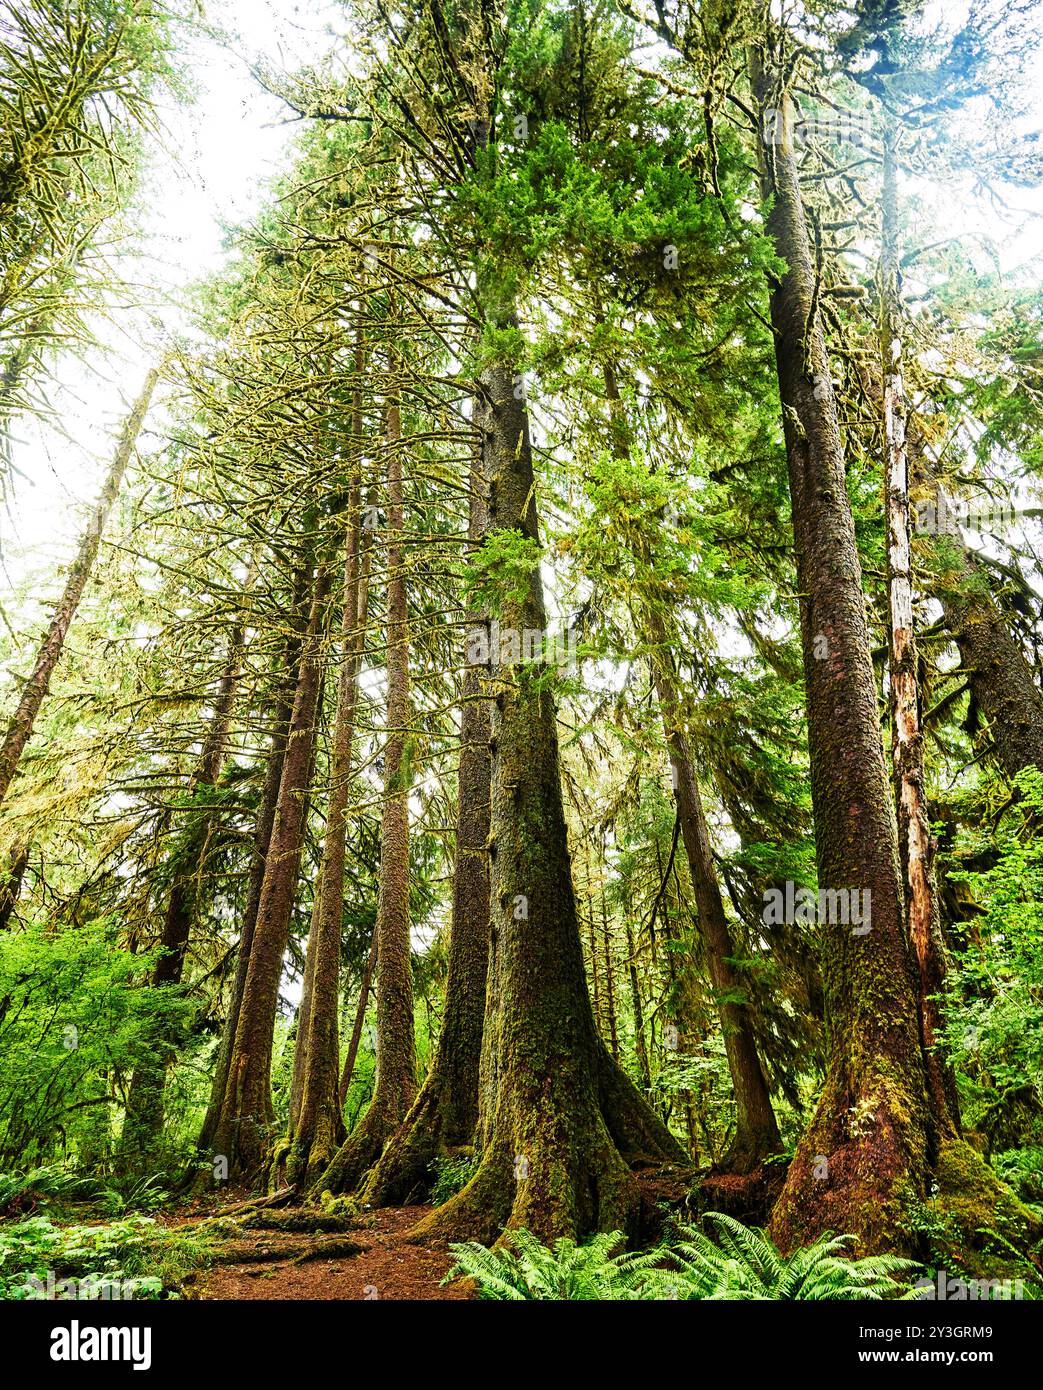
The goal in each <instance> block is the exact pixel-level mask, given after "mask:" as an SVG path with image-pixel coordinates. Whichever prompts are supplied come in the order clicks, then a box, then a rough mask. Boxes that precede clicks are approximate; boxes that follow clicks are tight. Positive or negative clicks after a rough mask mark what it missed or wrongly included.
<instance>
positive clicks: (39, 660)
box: [0, 368, 159, 806]
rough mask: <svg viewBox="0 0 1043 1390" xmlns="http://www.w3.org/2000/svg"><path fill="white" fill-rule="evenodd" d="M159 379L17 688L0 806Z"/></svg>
mask: <svg viewBox="0 0 1043 1390" xmlns="http://www.w3.org/2000/svg"><path fill="white" fill-rule="evenodd" d="M158 380H159V370H158V368H153V369H152V371H150V372H149V374H148V376H147V377H146V378H145V384H144V386H143V387H142V388H141V392H140V394H139V396H138V398H137V400H136V401H135V402H134V406H133V408H132V410H131V412H130V414H129V415H128V416H127V419H126V420H125V422H124V425H123V429H122V430H121V432H120V437H119V442H118V443H117V445H116V452H115V454H114V455H113V458H112V463H111V465H110V467H109V471H108V475H107V476H106V478H105V483H104V485H103V487H102V490H101V495H100V497H99V498H98V501H97V503H96V505H95V508H94V511H93V513H92V514H91V519H90V521H89V522H88V524H87V529H86V531H85V532H84V534H83V539H82V540H81V541H80V547H79V550H78V551H77V553H76V559H75V560H74V561H73V563H72V568H71V569H70V570H69V574H68V578H67V579H66V581H65V589H64V591H63V593H62V596H61V598H60V600H59V601H58V606H57V608H56V609H55V610H54V614H53V616H52V618H51V621H50V623H49V625H48V628H47V632H46V634H45V635H44V639H43V641H42V642H41V644H40V649H39V651H38V652H37V654H36V662H35V664H34V666H33V670H32V674H31V675H30V676H29V679H28V680H27V681H26V683H25V685H24V687H23V688H22V696H21V699H20V700H19V701H18V708H17V709H16V710H15V712H14V714H13V715H12V717H11V722H10V724H9V725H8V728H7V733H6V735H5V736H4V741H3V745H2V746H0V806H2V805H3V802H4V798H5V797H6V796H7V793H8V790H9V788H10V786H11V782H12V780H13V778H14V775H15V773H16V772H17V771H18V763H19V760H20V758H21V756H22V752H23V750H24V748H25V745H26V744H27V743H28V742H29V738H30V736H31V735H32V732H33V725H34V724H35V723H36V716H37V715H38V714H39V713H40V706H41V705H42V704H43V702H44V698H45V697H46V695H47V690H48V687H49V685H50V683H51V676H52V675H53V674H54V668H55V667H56V666H57V664H58V660H59V658H60V657H61V654H62V647H63V646H64V644H65V636H66V633H67V632H68V631H69V624H70V623H71V622H72V620H73V615H74V614H75V612H76V609H77V607H78V606H79V602H80V599H81V598H82V596H83V591H84V589H85V588H86V587H87V581H88V579H89V578H90V576H91V571H92V570H93V568H94V561H95V560H96V559H97V557H98V550H99V548H100V546H101V536H102V531H103V530H104V527H105V523H106V521H107V520H108V516H109V513H110V511H111V510H112V504H113V503H114V502H115V500H116V495H117V493H118V492H119V488H120V483H121V482H122V481H123V475H124V474H125V473H126V471H127V466H128V464H129V463H130V460H131V456H132V455H133V453H134V446H135V444H136V443H137V440H138V435H139V434H140V433H141V428H142V425H143V424H144V422H145V415H146V413H147V411H148V408H149V402H150V401H151V400H152V393H153V391H154V390H155V387H156V382H157V381H158Z"/></svg>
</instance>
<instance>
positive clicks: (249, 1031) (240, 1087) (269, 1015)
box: [213, 568, 328, 1181]
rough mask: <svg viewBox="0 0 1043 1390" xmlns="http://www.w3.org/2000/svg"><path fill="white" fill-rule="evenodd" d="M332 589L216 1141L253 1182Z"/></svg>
mask: <svg viewBox="0 0 1043 1390" xmlns="http://www.w3.org/2000/svg"><path fill="white" fill-rule="evenodd" d="M327 587H328V576H327V572H326V571H325V569H323V568H320V571H319V573H318V575H317V577H316V580H315V590H314V597H313V600H312V605H311V615H310V618H309V621H308V630H307V633H306V635H305V640H304V644H303V651H302V654H301V663H300V670H299V674H298V679H297V689H296V695H295V699H294V706H293V714H292V716H291V718H290V724H289V733H288V737H287V742H286V752H285V756H284V758H283V766H282V776H281V779H280V783H279V797H278V802H277V806H276V813H275V820H274V824H273V827H272V834H271V841H270V843H269V846H268V852H267V855H266V859H265V870H264V880H263V883H262V886H261V893H260V900H259V903H258V908H257V919H256V923H255V925H254V929H253V937H252V940H251V942H250V949H249V957H248V963H247V969H246V980H245V984H244V988H243V997H242V1004H241V1007H240V1009H239V1016H238V1020H237V1023H236V1030H235V1038H234V1042H233V1044H232V1047H231V1051H230V1054H229V1061H228V1074H227V1079H226V1084H225V1092H224V1096H223V1098H222V1102H221V1111H220V1117H219V1119H218V1123H217V1126H216V1130H215V1133H214V1137H213V1147H214V1149H215V1150H216V1152H217V1154H218V1155H223V1156H224V1157H225V1158H226V1160H227V1164H228V1177H229V1178H238V1179H241V1180H247V1181H249V1180H252V1179H254V1178H256V1177H257V1176H258V1175H259V1173H260V1172H261V1169H262V1167H263V1165H264V1162H265V1158H266V1155H267V1149H268V1145H269V1141H270V1138H271V1122H272V1099H271V1061H272V1040H273V1035H274V1029H275V1015H276V1009H277V1007H278V999H279V982H280V980H281V978H282V968H283V956H284V955H285V952H286V947H287V943H288V941H289V931H290V921H291V917H292V914H293V904H294V899H295V896H296V891H297V880H298V877H299V873H300V862H301V852H302V849H303V843H304V818H305V800H306V793H307V789H308V777H309V773H310V769H311V764H312V752H313V748H314V742H315V726H316V719H317V715H318V701H319V690H320V685H321V679H322V661H321V657H320V647H321V643H322V632H323V626H324V616H325V609H326V591H327ZM240 949H242V948H240Z"/></svg>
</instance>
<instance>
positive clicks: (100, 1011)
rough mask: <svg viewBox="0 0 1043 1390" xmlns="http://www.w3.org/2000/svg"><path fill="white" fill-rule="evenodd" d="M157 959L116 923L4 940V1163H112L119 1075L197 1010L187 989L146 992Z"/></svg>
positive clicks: (0, 956) (0, 1091)
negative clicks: (122, 935) (127, 943)
mask: <svg viewBox="0 0 1043 1390" xmlns="http://www.w3.org/2000/svg"><path fill="white" fill-rule="evenodd" d="M151 959H152V958H151V956H150V955H149V954H142V955H134V954H132V953H131V952H130V951H128V950H126V949H125V948H124V947H123V946H122V945H121V943H120V941H119V935H118V931H117V928H116V926H115V925H114V924H113V923H111V922H109V921H99V922H91V923H88V924H87V925H86V926H84V927H63V928H61V929H59V930H57V931H47V930H45V929H44V928H43V927H31V928H29V930H27V931H24V932H18V933H15V932H10V933H6V934H4V935H3V936H2V937H0V1050H2V1053H3V1056H4V1066H3V1068H2V1069H0V1163H4V1164H12V1163H15V1162H17V1163H19V1164H20V1165H22V1166H24V1165H25V1164H26V1162H27V1161H28V1162H30V1163H31V1162H34V1161H35V1162H37V1163H44V1162H47V1161H49V1160H51V1159H52V1158H54V1157H55V1156H57V1155H63V1156H65V1157H77V1156H78V1157H79V1158H80V1159H81V1160H86V1159H88V1158H89V1159H90V1160H91V1161H92V1162H93V1161H103V1156H104V1154H105V1153H107V1152H108V1150H109V1148H110V1144H111V1135H110V1122H111V1120H112V1118H113V1117H114V1115H115V1114H116V1107H117V1105H118V1096H117V1095H116V1093H115V1092H114V1086H113V1083H114V1081H115V1079H116V1077H117V1075H119V1074H123V1073H126V1072H128V1071H129V1070H131V1069H132V1068H133V1066H134V1065H135V1063H136V1061H137V1059H138V1058H139V1057H142V1056H148V1055H149V1049H150V1048H151V1046H152V1039H153V1038H154V1037H156V1036H170V1035H171V1034H174V1035H181V1034H182V1033H183V1031H184V1028H185V1024H186V1020H187V1017H188V1014H189V1008H188V1005H187V1004H186V1002H185V1000H184V998H183V996H182V994H181V993H180V991H178V990H175V989H142V988H140V986H141V984H142V982H143V979H144V978H145V977H146V974H147V972H148V970H149V967H150V965H151Z"/></svg>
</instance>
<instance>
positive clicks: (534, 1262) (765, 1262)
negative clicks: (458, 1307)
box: [444, 1213, 919, 1301]
mask: <svg viewBox="0 0 1043 1390" xmlns="http://www.w3.org/2000/svg"><path fill="white" fill-rule="evenodd" d="M707 1219H708V1220H710V1221H712V1222H713V1223H714V1226H715V1229H716V1235H717V1241H718V1242H719V1243H715V1242H714V1241H713V1240H711V1239H710V1238H709V1237H708V1236H706V1235H704V1234H703V1233H702V1232H701V1231H699V1230H698V1229H697V1228H696V1227H694V1226H684V1227H682V1228H681V1232H680V1233H681V1236H682V1239H681V1241H680V1242H679V1243H676V1244H671V1245H666V1246H660V1247H659V1248H657V1249H655V1250H650V1251H647V1252H645V1253H644V1254H639V1255H627V1254H624V1253H622V1246H623V1236H622V1234H621V1232H619V1231H613V1232H612V1234H611V1235H598V1236H595V1237H594V1238H593V1239H592V1240H590V1241H588V1242H587V1243H586V1244H585V1245H577V1244H576V1243H575V1242H574V1241H571V1240H558V1241H555V1243H554V1245H553V1247H552V1248H550V1249H548V1247H547V1246H545V1245H542V1244H541V1243H540V1242H539V1241H538V1240H537V1239H536V1237H535V1236H533V1235H531V1234H530V1233H529V1232H528V1231H515V1232H512V1233H511V1234H510V1236H509V1237H508V1239H509V1240H510V1242H511V1244H512V1245H513V1246H514V1250H513V1251H512V1250H510V1249H500V1250H487V1249H486V1248H485V1247H484V1246H483V1245H477V1244H475V1243H474V1242H470V1243H468V1244H466V1245H454V1246H452V1247H451V1249H452V1251H453V1254H454V1255H455V1256H456V1260H457V1263H456V1265H455V1266H454V1267H453V1269H451V1270H450V1271H449V1273H448V1274H447V1275H446V1278H445V1281H444V1282H448V1281H449V1280H450V1279H454V1278H459V1277H466V1278H469V1279H473V1280H474V1281H475V1283H476V1284H477V1285H478V1293H479V1297H480V1298H485V1299H514V1300H524V1299H602V1300H606V1301H621V1300H634V1299H641V1300H650V1299H677V1300H682V1301H683V1300H687V1299H708V1300H716V1301H732V1300H744V1301H752V1300H764V1299H780V1300H790V1299H821V1300H842V1299H884V1298H891V1299H901V1298H911V1297H914V1296H915V1293H914V1291H913V1290H912V1289H911V1288H910V1278H911V1276H912V1273H913V1271H915V1270H917V1269H918V1268H919V1267H918V1266H917V1265H915V1264H913V1263H912V1262H911V1261H909V1260H901V1259H899V1258H898V1257H897V1256H894V1255H873V1256H869V1257H866V1258H865V1259H861V1260H851V1259H847V1258H846V1257H845V1256H844V1255H843V1254H842V1253H841V1252H842V1251H843V1250H844V1249H846V1247H847V1246H848V1245H849V1244H850V1243H851V1242H852V1241H853V1240H854V1236H823V1237H821V1238H820V1239H819V1240H817V1241H815V1242H814V1244H812V1245H809V1246H806V1247H805V1248H803V1249H801V1250H797V1251H795V1252H794V1253H793V1254H792V1255H788V1256H786V1255H782V1254H781V1253H780V1252H779V1251H778V1250H777V1249H776V1247H775V1246H774V1245H773V1244H772V1242H771V1241H770V1240H769V1239H768V1237H767V1236H766V1235H765V1234H764V1232H763V1231H759V1230H756V1229H753V1228H750V1227H747V1226H744V1225H743V1224H742V1222H741V1221H736V1220H734V1219H733V1218H732V1217H730V1216H723V1215H721V1214H720V1213H710V1214H709V1216H708V1217H707Z"/></svg>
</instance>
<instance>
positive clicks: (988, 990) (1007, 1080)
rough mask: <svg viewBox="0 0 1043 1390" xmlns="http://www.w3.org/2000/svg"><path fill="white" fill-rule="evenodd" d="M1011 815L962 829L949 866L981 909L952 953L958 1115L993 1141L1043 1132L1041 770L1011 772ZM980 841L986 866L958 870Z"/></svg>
mask: <svg viewBox="0 0 1043 1390" xmlns="http://www.w3.org/2000/svg"><path fill="white" fill-rule="evenodd" d="M1017 790H1018V793H1019V798H1020V799H1019V804H1018V807H1017V810H1016V813H1015V815H1014V817H1013V818H1012V819H1013V822H1014V823H1013V824H1011V825H1009V826H1008V827H1007V828H1006V829H1004V830H1002V831H1001V832H1000V834H999V835H998V836H997V837H995V839H994V841H993V843H995V851H993V850H992V847H991V844H990V843H989V842H988V841H986V840H984V839H983V837H982V836H980V835H973V836H972V835H967V836H965V837H964V838H963V839H962V840H961V842H960V845H959V847H958V850H957V853H956V855H955V856H954V862H953V864H952V866H951V868H950V873H951V875H952V876H954V877H955V876H956V874H957V873H959V876H960V877H961V878H962V879H964V880H965V882H966V883H967V884H968V886H969V887H970V888H971V889H972V891H973V893H974V896H975V899H976V900H977V902H978V903H979V904H980V905H981V907H982V908H983V912H982V913H981V915H980V916H979V917H978V919H977V920H976V923H975V932H974V941H973V943H971V944H969V945H968V947H967V949H966V950H964V951H963V952H962V953H961V954H960V955H959V956H958V957H957V958H956V960H955V961H954V962H953V964H952V966H951V968H950V971H949V975H948V979H947V992H946V999H945V1015H946V1043H947V1046H948V1051H949V1055H950V1057H951V1058H952V1060H953V1062H954V1063H955V1065H956V1066H957V1068H958V1072H959V1075H960V1077H961V1081H962V1083H963V1091H964V1097H965V1100H964V1109H965V1120H966V1121H967V1123H968V1126H969V1127H971V1128H975V1129H981V1130H983V1131H984V1132H985V1134H986V1135H987V1136H988V1138H989V1140H990V1143H991V1145H992V1147H993V1148H995V1149H1004V1148H1007V1147H1017V1146H1018V1145H1019V1144H1020V1143H1023V1142H1035V1143H1038V1142H1039V1141H1040V1139H1043V1124H1041V1121H1043V834H1041V833H1040V831H1039V828H1038V827H1039V824H1040V816H1041V815H1043V773H1040V772H1039V771H1038V770H1037V769H1035V768H1028V769H1026V770H1025V771H1024V772H1022V773H1021V775H1020V776H1019V777H1018V779H1017ZM983 850H987V852H988V854H989V858H990V859H994V861H995V862H993V863H992V864H991V865H990V867H988V868H987V869H985V870H984V871H982V872H970V873H968V872H962V873H960V872H959V865H960V858H961V855H968V856H970V855H974V854H976V853H980V852H982V851H983Z"/></svg>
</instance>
